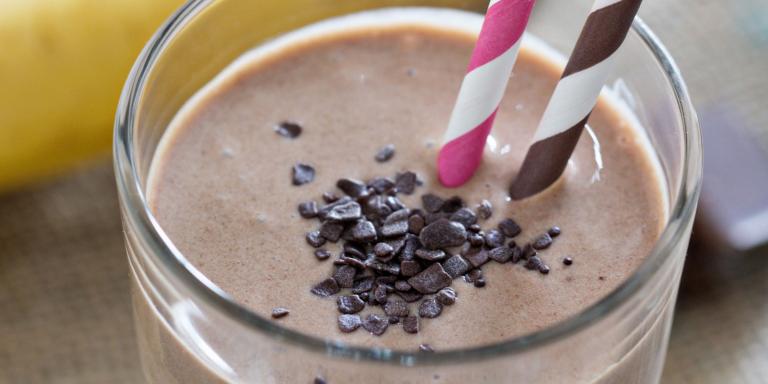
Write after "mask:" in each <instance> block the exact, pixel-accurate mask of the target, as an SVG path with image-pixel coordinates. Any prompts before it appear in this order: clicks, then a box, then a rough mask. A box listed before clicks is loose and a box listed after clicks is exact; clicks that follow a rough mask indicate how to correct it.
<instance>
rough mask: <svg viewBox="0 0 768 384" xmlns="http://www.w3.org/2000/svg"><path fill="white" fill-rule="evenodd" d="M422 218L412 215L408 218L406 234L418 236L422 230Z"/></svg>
mask: <svg viewBox="0 0 768 384" xmlns="http://www.w3.org/2000/svg"><path fill="white" fill-rule="evenodd" d="M424 224H425V223H424V218H423V217H421V215H412V216H411V217H409V218H408V232H410V233H413V234H414V235H418V234H419V232H421V230H422V229H424Z"/></svg>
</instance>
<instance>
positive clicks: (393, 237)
mask: <svg viewBox="0 0 768 384" xmlns="http://www.w3.org/2000/svg"><path fill="white" fill-rule="evenodd" d="M388 156H389V155H388ZM420 184H421V182H420V181H419V179H418V177H417V175H416V174H415V173H413V172H404V173H399V174H397V175H396V176H395V178H394V179H390V178H385V177H379V178H375V179H373V180H370V181H368V182H366V183H363V182H361V181H357V180H352V179H341V180H338V182H337V184H336V186H337V187H338V189H339V190H340V191H341V192H343V195H336V194H333V193H325V194H324V195H323V201H324V203H325V205H323V206H320V205H319V204H318V203H317V202H315V201H308V202H305V203H302V204H300V205H299V207H298V210H299V214H300V215H301V216H302V217H304V218H306V219H314V218H316V219H317V220H318V221H319V222H320V226H319V227H318V229H317V230H315V231H311V232H309V233H307V234H306V241H307V243H309V245H311V246H312V247H314V248H315V251H314V255H315V257H317V259H318V260H327V259H329V258H330V257H331V253H330V252H329V251H328V250H326V249H325V248H323V246H324V245H325V244H326V243H327V242H332V243H338V242H341V243H342V244H341V245H342V251H341V253H340V254H339V255H338V257H337V258H336V259H335V260H334V261H333V263H334V264H335V265H336V268H335V271H334V272H333V274H332V275H331V276H329V277H328V278H327V279H325V280H323V281H321V282H319V283H317V284H316V285H314V286H313V287H312V289H311V292H312V293H313V294H315V295H317V296H321V297H329V296H333V295H337V298H336V299H337V300H336V301H337V305H338V310H339V312H340V313H341V314H340V315H339V317H338V326H339V329H340V330H341V331H343V332H353V331H355V330H357V329H359V328H360V327H362V328H363V329H365V330H367V331H368V332H371V333H372V334H374V335H382V334H384V332H386V330H387V328H388V327H389V325H390V324H397V323H402V327H403V330H404V331H405V332H408V333H417V332H418V331H419V321H420V319H425V318H426V319H432V318H436V317H438V316H440V314H441V313H442V311H443V308H444V306H450V305H453V304H454V303H455V302H456V299H457V298H456V291H455V290H454V289H452V288H451V287H450V286H451V284H452V283H453V281H454V280H455V279H457V278H460V277H463V279H464V280H465V281H466V282H467V283H470V284H473V285H474V286H475V287H478V288H482V287H484V286H485V285H486V281H485V278H484V277H483V270H482V266H483V265H484V264H486V263H488V262H490V261H494V262H497V263H500V264H504V263H519V262H523V263H524V266H525V268H527V269H529V270H535V271H538V272H540V273H542V274H547V273H549V270H550V269H549V266H547V265H546V263H544V261H543V260H542V259H541V258H540V257H539V256H538V254H537V251H538V250H542V249H545V248H548V247H549V246H550V245H551V244H552V241H553V238H554V237H557V236H558V235H559V234H560V229H559V228H557V227H552V228H551V229H550V230H549V231H548V232H547V233H545V234H543V235H541V236H539V237H537V238H536V239H535V240H534V241H533V242H531V243H529V244H526V245H524V246H522V247H521V246H519V245H517V244H516V243H515V241H514V240H512V239H513V238H514V237H516V236H517V235H519V234H520V233H521V232H522V229H521V227H520V226H519V225H518V224H517V223H516V222H515V221H514V220H512V219H510V218H505V219H503V220H501V221H500V222H498V225H497V226H496V228H493V229H489V230H487V231H484V230H483V229H482V228H481V226H480V225H479V224H478V219H481V220H488V219H489V218H490V217H491V216H492V214H493V207H492V205H491V203H490V202H488V201H483V202H482V203H480V204H479V205H478V206H477V207H476V209H474V210H473V209H471V208H468V207H466V205H465V203H464V201H463V200H462V199H461V198H460V197H457V196H454V197H451V198H448V199H443V198H441V197H439V196H436V195H434V194H425V195H423V196H422V198H421V200H422V208H421V209H411V208H409V207H407V206H406V205H405V204H404V203H403V202H402V201H401V200H400V199H398V197H397V195H398V194H406V195H410V194H413V193H414V191H415V189H416V187H417V186H419V185H420ZM342 291H343V292H342ZM416 302H418V304H413V305H414V306H415V307H416V308H417V310H416V313H415V314H413V313H412V312H411V308H410V306H411V303H416ZM366 306H380V307H381V308H382V309H383V312H384V313H383V314H376V313H373V314H369V315H367V316H366V317H365V318H361V317H360V315H358V313H359V312H361V311H362V310H363V309H364V308H365V307H366ZM417 315H418V316H417Z"/></svg>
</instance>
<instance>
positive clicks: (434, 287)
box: [408, 263, 453, 293]
mask: <svg viewBox="0 0 768 384" xmlns="http://www.w3.org/2000/svg"><path fill="white" fill-rule="evenodd" d="M451 280H453V279H452V278H451V276H450V275H449V274H448V273H446V272H445V270H444V269H443V266H442V265H440V264H439V263H435V264H432V265H430V266H429V267H428V268H427V269H425V270H423V271H421V272H419V273H418V274H417V275H416V276H413V277H411V278H410V279H408V284H410V285H411V286H412V287H413V289H415V290H417V291H419V292H420V293H435V292H437V291H439V290H441V289H443V288H445V287H447V286H449V285H451Z"/></svg>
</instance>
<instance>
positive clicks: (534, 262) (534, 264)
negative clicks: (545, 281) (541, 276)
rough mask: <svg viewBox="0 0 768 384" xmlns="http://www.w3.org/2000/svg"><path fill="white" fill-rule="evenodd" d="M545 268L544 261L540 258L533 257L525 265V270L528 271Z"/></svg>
mask: <svg viewBox="0 0 768 384" xmlns="http://www.w3.org/2000/svg"><path fill="white" fill-rule="evenodd" d="M543 267H545V265H544V261H543V260H541V258H540V257H538V256H531V257H530V258H529V259H528V261H527V262H526V263H525V268H526V269H528V270H532V271H533V270H537V271H539V270H541V269H542V268H543Z"/></svg>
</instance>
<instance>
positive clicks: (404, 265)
mask: <svg viewBox="0 0 768 384" xmlns="http://www.w3.org/2000/svg"><path fill="white" fill-rule="evenodd" d="M419 272H421V265H420V264H419V263H418V262H417V261H414V260H403V261H401V262H400V274H402V275H403V276H405V277H411V276H415V275H416V274H417V273H419Z"/></svg>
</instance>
